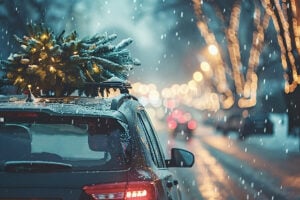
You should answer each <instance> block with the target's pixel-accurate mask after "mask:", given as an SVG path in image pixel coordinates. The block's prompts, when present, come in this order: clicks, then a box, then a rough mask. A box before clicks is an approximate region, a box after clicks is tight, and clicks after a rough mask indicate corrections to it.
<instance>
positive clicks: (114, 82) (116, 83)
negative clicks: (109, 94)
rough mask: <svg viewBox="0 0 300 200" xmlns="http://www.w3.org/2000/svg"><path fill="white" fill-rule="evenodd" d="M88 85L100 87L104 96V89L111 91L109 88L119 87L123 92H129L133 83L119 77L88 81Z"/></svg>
mask: <svg viewBox="0 0 300 200" xmlns="http://www.w3.org/2000/svg"><path fill="white" fill-rule="evenodd" d="M86 85H89V86H94V87H98V88H99V92H100V94H101V95H102V96H103V94H104V91H109V89H111V88H112V89H119V90H120V93H121V94H129V90H128V89H130V88H132V87H131V84H130V83H129V82H127V81H124V80H121V79H119V78H114V79H109V80H107V81H104V82H101V83H94V82H88V83H86Z"/></svg>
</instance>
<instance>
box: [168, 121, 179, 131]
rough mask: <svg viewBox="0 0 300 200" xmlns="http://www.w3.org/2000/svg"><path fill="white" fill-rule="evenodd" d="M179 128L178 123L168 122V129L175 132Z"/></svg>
mask: <svg viewBox="0 0 300 200" xmlns="http://www.w3.org/2000/svg"><path fill="white" fill-rule="evenodd" d="M176 127H177V122H176V121H175V120H170V121H169V122H168V128H169V129H171V130H174V129H175V128H176Z"/></svg>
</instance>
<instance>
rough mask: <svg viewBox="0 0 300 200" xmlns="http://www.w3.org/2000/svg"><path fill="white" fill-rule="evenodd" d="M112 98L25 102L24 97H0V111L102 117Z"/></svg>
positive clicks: (50, 99)
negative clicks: (36, 111) (34, 111)
mask: <svg viewBox="0 0 300 200" xmlns="http://www.w3.org/2000/svg"><path fill="white" fill-rule="evenodd" d="M112 99H113V98H101V97H95V98H87V97H69V98H37V99H35V100H34V101H33V102H26V96H25V98H24V95H23V96H11V97H8V96H5V97H0V102H1V103H0V110H43V111H46V110H49V111H50V112H54V113H58V114H72V115H103V114H105V113H107V112H108V111H109V110H110V107H111V102H112Z"/></svg>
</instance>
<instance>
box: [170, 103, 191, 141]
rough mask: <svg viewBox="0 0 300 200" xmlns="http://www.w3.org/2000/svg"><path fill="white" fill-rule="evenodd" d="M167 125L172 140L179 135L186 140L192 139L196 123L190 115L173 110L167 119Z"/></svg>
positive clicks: (182, 111)
mask: <svg viewBox="0 0 300 200" xmlns="http://www.w3.org/2000/svg"><path fill="white" fill-rule="evenodd" d="M167 124H168V129H169V132H170V133H171V135H172V136H173V137H174V138H175V137H177V136H178V135H181V136H183V138H184V139H186V140H189V139H190V138H192V136H193V133H194V131H195V129H196V128H197V121H196V120H195V119H193V117H192V115H191V113H189V112H187V111H184V110H182V109H174V110H173V111H172V112H171V113H170V114H169V115H168V117H167Z"/></svg>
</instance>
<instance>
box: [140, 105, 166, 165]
mask: <svg viewBox="0 0 300 200" xmlns="http://www.w3.org/2000/svg"><path fill="white" fill-rule="evenodd" d="M138 119H139V128H140V130H141V132H140V134H141V139H142V141H143V143H144V144H145V145H146V147H147V149H148V150H149V152H150V154H151V157H152V160H153V162H154V163H155V165H156V166H157V167H159V168H163V167H165V162H164V155H163V153H162V150H161V146H160V144H159V141H158V139H157V137H156V133H155V131H154V129H153V127H152V125H151V123H150V119H149V118H148V116H147V114H146V112H145V111H143V110H141V112H140V113H139V114H138Z"/></svg>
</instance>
